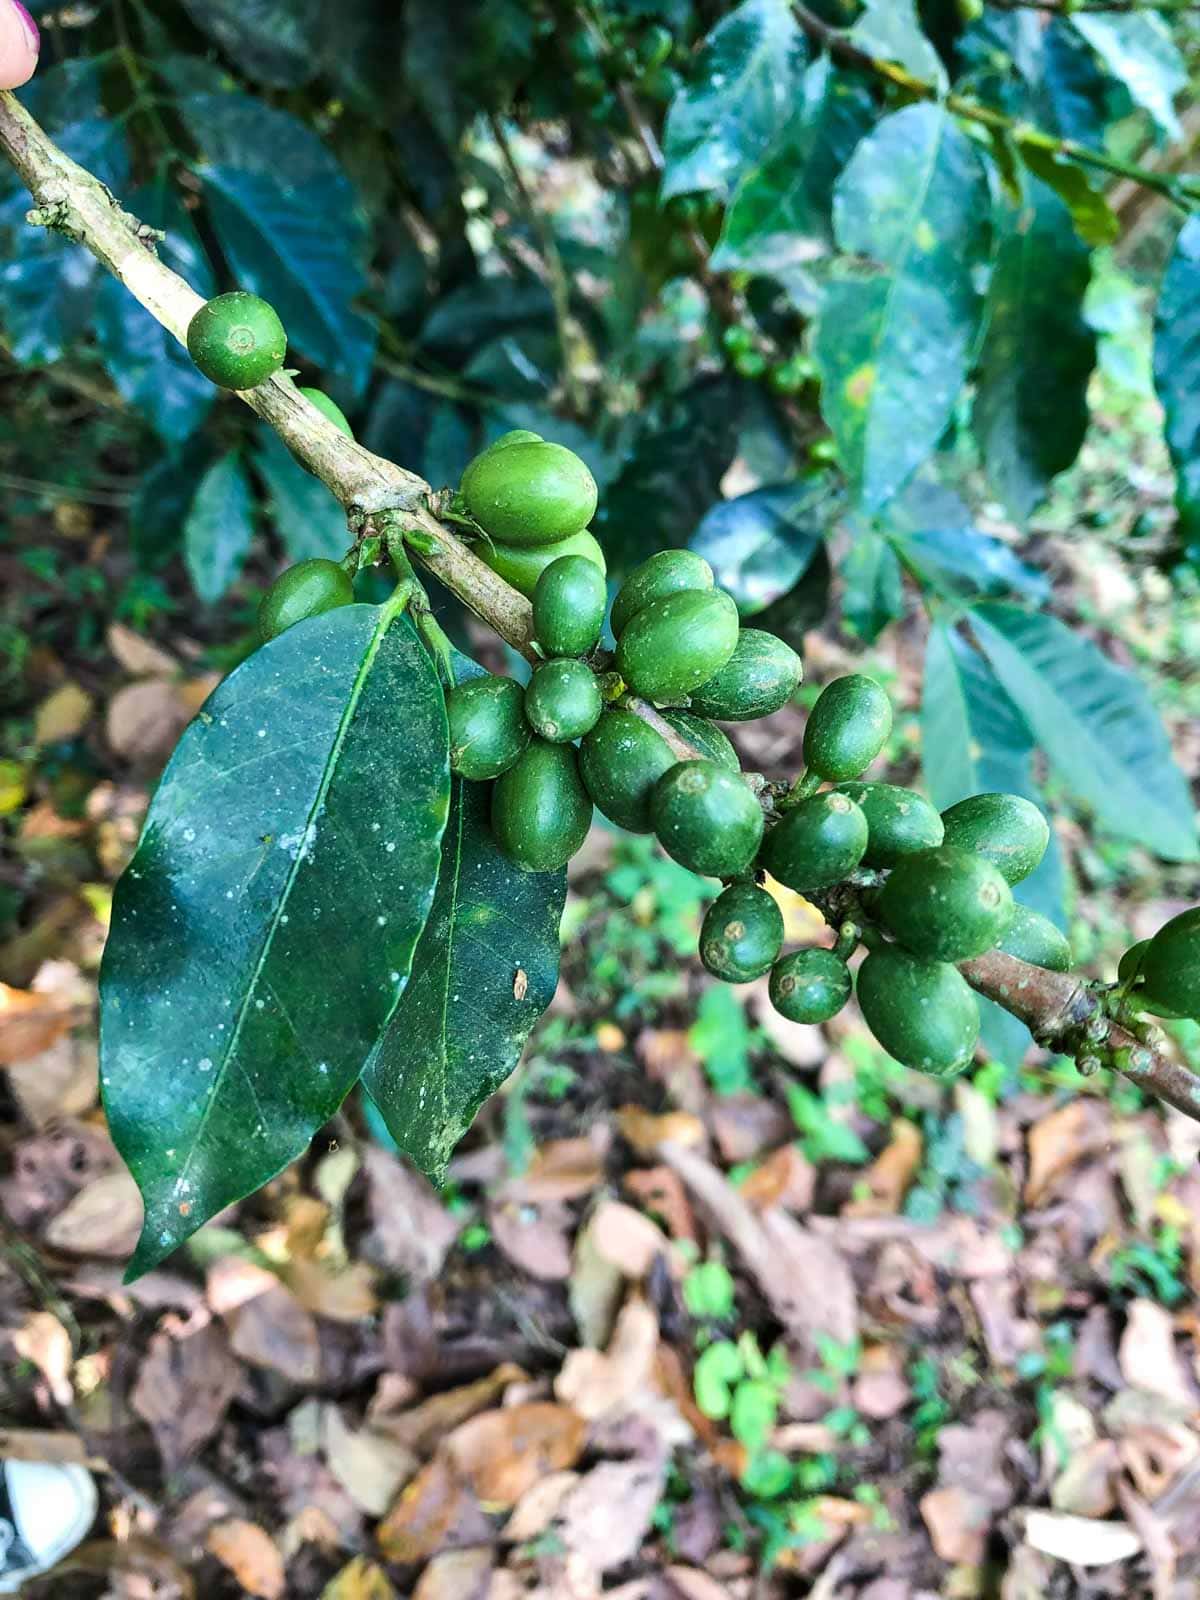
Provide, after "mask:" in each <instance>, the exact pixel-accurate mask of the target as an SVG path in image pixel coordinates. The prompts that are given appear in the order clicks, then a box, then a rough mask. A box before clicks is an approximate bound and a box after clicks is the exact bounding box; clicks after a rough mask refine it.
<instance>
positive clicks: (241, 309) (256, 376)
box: [187, 289, 287, 389]
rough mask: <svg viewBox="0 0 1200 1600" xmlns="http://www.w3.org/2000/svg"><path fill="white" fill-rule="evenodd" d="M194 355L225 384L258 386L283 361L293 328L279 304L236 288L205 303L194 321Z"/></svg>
mask: <svg viewBox="0 0 1200 1600" xmlns="http://www.w3.org/2000/svg"><path fill="white" fill-rule="evenodd" d="M187 347H188V355H190V356H191V358H192V360H193V361H194V362H195V363H196V365H197V366H198V367H199V368H200V371H201V372H202V373H203V374H204V376H205V377H206V378H208V379H209V380H210V381H211V382H213V383H216V384H219V385H220V386H221V388H222V389H253V388H256V387H257V385H258V384H260V383H264V382H265V381H266V380H267V379H268V378H269V377H270V376H271V375H272V373H275V372H278V371H279V369H280V367H282V366H283V360H284V357H285V356H286V355H287V334H286V333H285V332H284V327H283V323H282V322H280V320H279V316H278V314H277V313H276V311H275V308H274V306H270V305H268V304H267V302H266V301H265V300H260V299H259V297H258V296H257V295H256V294H247V293H245V291H244V290H240V289H239V290H235V292H234V293H233V294H219V295H218V296H217V297H216V299H215V300H209V301H208V302H207V303H206V304H205V305H202V306H201V307H200V309H199V311H197V313H196V315H195V316H194V317H193V318H192V320H191V322H190V323H189V324H188V331H187Z"/></svg>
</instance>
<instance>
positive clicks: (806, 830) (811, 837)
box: [762, 790, 868, 894]
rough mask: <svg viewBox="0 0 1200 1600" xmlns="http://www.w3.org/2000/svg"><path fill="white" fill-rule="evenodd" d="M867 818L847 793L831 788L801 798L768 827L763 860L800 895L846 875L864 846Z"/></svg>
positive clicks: (774, 873)
mask: <svg viewBox="0 0 1200 1600" xmlns="http://www.w3.org/2000/svg"><path fill="white" fill-rule="evenodd" d="M867 836H868V834H867V819H866V817H865V816H863V814H862V812H861V811H860V810H859V808H858V806H856V805H855V803H854V801H853V800H851V799H850V798H849V796H848V795H844V794H839V793H838V792H837V791H836V790H833V791H832V792H830V793H827V794H814V795H810V796H809V797H808V798H807V799H806V800H801V801H800V802H799V803H798V804H797V805H794V806H793V807H792V808H791V810H789V811H787V812H785V813H784V815H783V817H782V818H781V819H780V821H779V822H777V823H776V824H775V826H774V827H773V828H772V829H771V831H770V833H768V835H767V839H766V843H765V844H764V846H763V853H762V859H763V865H764V866H765V867H766V869H767V871H768V872H769V873H770V874H771V876H772V877H773V878H777V879H778V880H779V882H780V883H785V884H787V886H788V888H789V889H795V890H796V891H797V892H798V893H800V894H806V893H809V892H811V891H812V890H814V889H825V888H828V887H829V885H830V884H833V883H840V882H841V881H842V879H843V878H846V877H849V875H850V873H852V872H853V871H854V869H855V867H857V866H858V864H859V862H860V861H861V860H862V858H863V851H864V850H865V849H866V848H867Z"/></svg>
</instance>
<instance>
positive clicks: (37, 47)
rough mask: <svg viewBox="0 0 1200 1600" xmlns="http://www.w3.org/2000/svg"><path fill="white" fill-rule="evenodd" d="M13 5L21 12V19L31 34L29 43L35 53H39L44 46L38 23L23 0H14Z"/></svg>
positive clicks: (27, 32)
mask: <svg viewBox="0 0 1200 1600" xmlns="http://www.w3.org/2000/svg"><path fill="white" fill-rule="evenodd" d="M12 3H13V6H14V7H15V8H16V10H17V11H18V12H19V14H20V17H21V21H22V22H23V23H24V24H25V32H26V34H28V36H29V45H30V48H31V49H32V51H33V53H34V55H38V54H39V53H40V52H41V48H42V36H41V34H40V33H39V32H38V25H37V23H36V22H35V21H34V20H33V18H32V17H31V16H30V15H29V13H28V11H26V9H25V7H24V6H23V5H22V4H21V0H12Z"/></svg>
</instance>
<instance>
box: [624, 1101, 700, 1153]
mask: <svg viewBox="0 0 1200 1600" xmlns="http://www.w3.org/2000/svg"><path fill="white" fill-rule="evenodd" d="M616 1124H617V1127H618V1128H619V1130H620V1132H621V1136H622V1138H623V1139H625V1140H626V1141H627V1142H628V1143H629V1144H631V1145H632V1146H633V1148H634V1149H635V1150H636V1151H637V1153H638V1154H639V1155H642V1156H652V1155H653V1154H654V1152H655V1151H656V1150H657V1149H658V1147H659V1145H660V1144H662V1142H663V1140H664V1139H670V1140H672V1141H673V1142H674V1143H675V1144H678V1145H683V1146H685V1147H688V1148H695V1147H697V1146H699V1145H702V1144H703V1143H704V1142H705V1137H706V1136H705V1132H704V1124H703V1123H702V1122H701V1121H700V1118H699V1117H696V1116H693V1115H692V1113H691V1112H690V1111H665V1112H663V1113H662V1114H661V1115H658V1116H656V1115H655V1114H654V1113H653V1112H652V1111H646V1110H645V1109H644V1108H643V1107H641V1106H621V1107H620V1109H619V1110H618V1111H617V1113H616Z"/></svg>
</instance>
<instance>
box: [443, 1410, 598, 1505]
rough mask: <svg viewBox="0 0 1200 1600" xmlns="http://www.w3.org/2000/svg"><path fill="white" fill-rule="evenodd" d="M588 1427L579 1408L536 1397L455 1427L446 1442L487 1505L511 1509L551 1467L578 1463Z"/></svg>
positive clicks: (448, 1453) (557, 1468)
mask: <svg viewBox="0 0 1200 1600" xmlns="http://www.w3.org/2000/svg"><path fill="white" fill-rule="evenodd" d="M586 1433H587V1427H586V1424H585V1422H584V1419H583V1418H582V1417H581V1416H580V1415H579V1413H578V1412H577V1411H573V1410H572V1409H571V1408H570V1407H569V1406H563V1405H555V1404H553V1403H551V1402H550V1401H539V1400H534V1401H531V1402H529V1403H528V1404H526V1405H517V1406H507V1407H505V1408H503V1409H501V1410H498V1411H485V1412H483V1413H482V1414H481V1415H480V1416H477V1417H472V1418H471V1420H470V1421H469V1422H464V1423H463V1424H462V1425H461V1427H458V1428H456V1429H455V1430H454V1432H453V1433H452V1434H451V1435H450V1436H449V1438H448V1439H447V1440H446V1442H445V1445H444V1447H443V1448H444V1454H445V1457H446V1459H447V1461H448V1462H449V1463H450V1465H451V1466H452V1467H453V1469H454V1471H455V1472H456V1473H457V1474H458V1476H459V1477H460V1478H461V1479H462V1480H463V1482H464V1483H466V1484H467V1485H468V1486H469V1487H470V1488H471V1489H472V1490H473V1491H474V1493H475V1495H476V1497H477V1498H478V1499H479V1500H480V1501H481V1502H482V1504H483V1505H485V1506H490V1507H495V1508H497V1509H503V1510H507V1509H508V1508H509V1507H511V1506H514V1505H516V1503H517V1501H518V1500H519V1499H520V1498H521V1496H522V1495H523V1494H524V1493H525V1491H526V1490H527V1489H528V1488H529V1486H530V1485H531V1484H532V1483H536V1481H537V1480H538V1479H539V1478H540V1477H543V1476H544V1475H545V1474H546V1473H548V1472H561V1471H563V1469H564V1468H566V1467H573V1466H574V1465H575V1463H576V1461H578V1459H579V1457H580V1455H581V1453H582V1451H583V1445H584V1439H585V1437H586Z"/></svg>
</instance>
